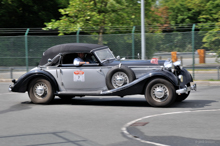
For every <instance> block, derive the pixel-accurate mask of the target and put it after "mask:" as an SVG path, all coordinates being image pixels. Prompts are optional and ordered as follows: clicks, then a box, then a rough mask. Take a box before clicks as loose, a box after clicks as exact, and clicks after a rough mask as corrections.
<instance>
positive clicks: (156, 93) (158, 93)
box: [151, 84, 169, 102]
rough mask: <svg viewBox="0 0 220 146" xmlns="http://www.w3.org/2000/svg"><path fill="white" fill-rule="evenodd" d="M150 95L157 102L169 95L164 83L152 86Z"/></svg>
mask: <svg viewBox="0 0 220 146" xmlns="http://www.w3.org/2000/svg"><path fill="white" fill-rule="evenodd" d="M151 96H152V97H153V99H154V100H156V101H158V102H163V101H165V100H167V98H168V97H169V90H168V88H167V87H166V86H165V85H164V84H156V85H154V86H153V87H152V90H151Z"/></svg>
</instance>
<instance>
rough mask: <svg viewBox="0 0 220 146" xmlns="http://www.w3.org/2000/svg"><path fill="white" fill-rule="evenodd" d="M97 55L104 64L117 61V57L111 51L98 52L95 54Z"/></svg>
mask: <svg viewBox="0 0 220 146" xmlns="http://www.w3.org/2000/svg"><path fill="white" fill-rule="evenodd" d="M95 54H96V56H97V57H98V59H99V60H100V61H101V62H104V61H105V60H110V59H115V56H114V55H113V54H112V52H111V51H110V49H103V50H98V51H96V52H95Z"/></svg>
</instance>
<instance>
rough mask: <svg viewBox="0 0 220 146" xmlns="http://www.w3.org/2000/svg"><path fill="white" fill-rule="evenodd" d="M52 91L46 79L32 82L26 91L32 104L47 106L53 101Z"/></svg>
mask: <svg viewBox="0 0 220 146" xmlns="http://www.w3.org/2000/svg"><path fill="white" fill-rule="evenodd" d="M53 93H54V89H53V87H52V86H51V84H50V82H49V81H48V80H46V79H42V78H37V79H35V80H33V81H32V82H31V83H30V85H29V89H28V95H29V98H30V99H31V101H32V102H33V103H41V104H47V103H50V102H51V101H52V100H53V99H54V94H53Z"/></svg>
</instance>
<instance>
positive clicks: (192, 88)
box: [176, 84, 196, 95]
mask: <svg viewBox="0 0 220 146" xmlns="http://www.w3.org/2000/svg"><path fill="white" fill-rule="evenodd" d="M191 90H195V91H196V84H193V85H191V86H189V87H187V86H186V87H185V88H182V89H178V90H176V93H177V94H178V95H180V94H183V93H185V94H188V92H189V91H191Z"/></svg>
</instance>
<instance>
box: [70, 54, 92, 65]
mask: <svg viewBox="0 0 220 146" xmlns="http://www.w3.org/2000/svg"><path fill="white" fill-rule="evenodd" d="M84 56H85V54H84V53H78V57H77V58H75V59H74V61H73V64H74V65H82V64H89V62H85V61H84Z"/></svg>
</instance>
